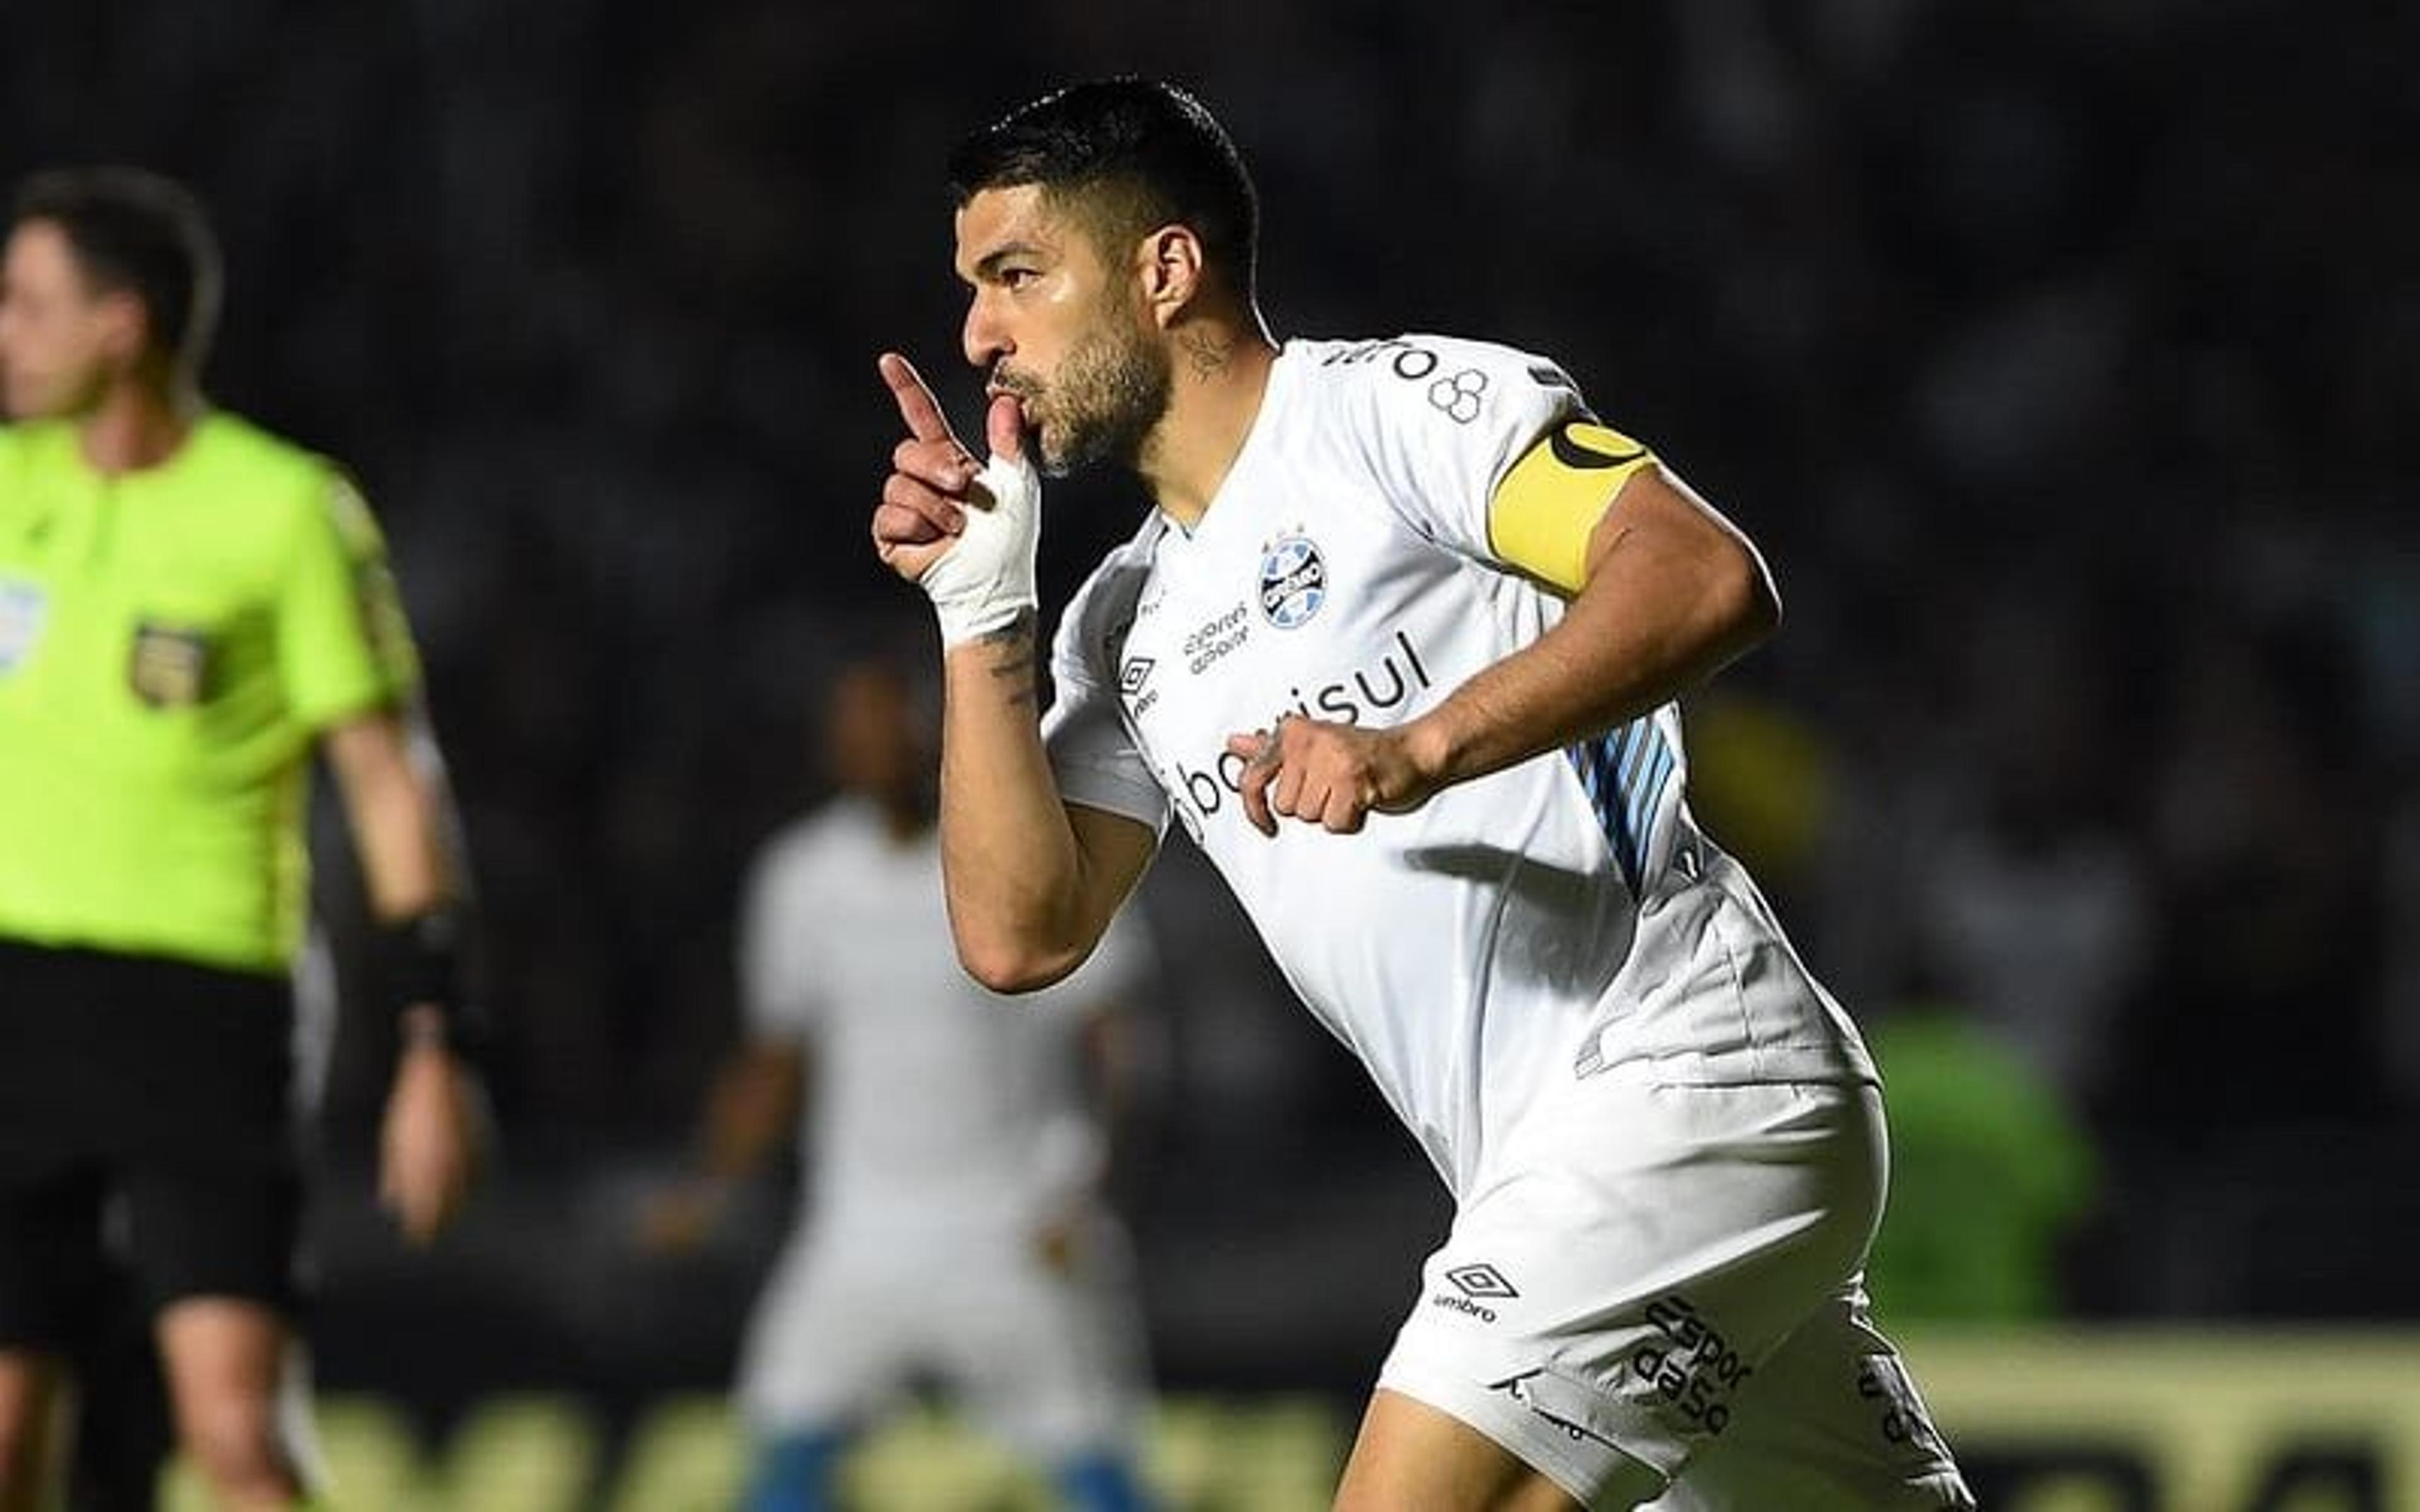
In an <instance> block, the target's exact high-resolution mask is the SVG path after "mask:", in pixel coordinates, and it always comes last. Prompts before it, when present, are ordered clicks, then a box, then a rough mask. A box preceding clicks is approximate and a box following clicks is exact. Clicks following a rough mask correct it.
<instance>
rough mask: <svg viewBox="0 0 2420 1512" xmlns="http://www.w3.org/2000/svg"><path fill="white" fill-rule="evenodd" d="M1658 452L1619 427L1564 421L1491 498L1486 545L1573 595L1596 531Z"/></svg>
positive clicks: (1582, 576)
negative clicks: (1625, 488) (1635, 475)
mask: <svg viewBox="0 0 2420 1512" xmlns="http://www.w3.org/2000/svg"><path fill="white" fill-rule="evenodd" d="M1654 465H1655V454H1653V453H1652V452H1650V451H1649V450H1648V449H1647V448H1646V447H1644V446H1641V445H1639V444H1638V443H1637V441H1634V440H1631V439H1630V438H1629V437H1627V436H1624V435H1623V434H1621V432H1620V431H1618V430H1610V429H1607V428H1606V426H1603V425H1598V424H1590V423H1589V422H1588V421H1585V420H1570V421H1565V422H1563V423H1562V424H1558V425H1557V426H1555V427H1554V428H1553V429H1552V430H1549V431H1548V432H1546V434H1545V435H1544V437H1542V438H1540V439H1539V441H1538V444H1537V445H1535V446H1532V447H1530V448H1529V450H1528V453H1526V454H1525V455H1523V456H1522V458H1521V460H1519V461H1518V462H1515V463H1513V464H1512V471H1509V472H1507V473H1505V474H1504V481H1503V482H1502V483H1499V484H1497V486H1496V497H1495V498H1494V499H1492V500H1490V501H1488V504H1487V544H1488V545H1489V547H1491V548H1493V549H1494V550H1495V552H1496V555H1497V557H1498V558H1500V559H1501V560H1503V561H1505V562H1509V563H1512V565H1513V566H1516V567H1518V568H1520V569H1521V570H1522V571H1524V572H1526V573H1528V574H1529V575H1530V576H1532V577H1534V578H1537V579H1540V580H1541V581H1544V582H1547V583H1551V584H1552V585H1554V586H1555V587H1557V588H1559V589H1561V590H1562V591H1563V592H1565V593H1567V594H1575V593H1578V592H1579V588H1580V583H1581V582H1582V581H1583V580H1584V579H1586V578H1587V576H1588V548H1589V533H1590V532H1592V531H1594V530H1595V529H1596V522H1597V521H1598V519H1600V518H1602V517H1604V515H1605V506H1606V505H1607V504H1609V503H1611V502H1613V496H1614V495H1615V494H1616V493H1619V492H1620V491H1621V486H1622V485H1623V484H1624V483H1626V482H1628V481H1629V479H1630V475H1631V474H1632V473H1634V472H1637V471H1639V470H1640V469H1642V468H1650V467H1653V466H1654Z"/></svg>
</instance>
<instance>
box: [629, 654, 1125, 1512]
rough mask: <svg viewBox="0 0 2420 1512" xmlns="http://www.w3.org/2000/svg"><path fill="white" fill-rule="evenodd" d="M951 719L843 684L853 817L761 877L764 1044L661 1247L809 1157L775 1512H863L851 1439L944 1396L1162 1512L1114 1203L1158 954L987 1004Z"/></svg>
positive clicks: (783, 1388)
mask: <svg viewBox="0 0 2420 1512" xmlns="http://www.w3.org/2000/svg"><path fill="white" fill-rule="evenodd" d="M929 702H930V701H929V695H928V696H927V697H926V698H924V699H922V700H920V699H919V697H918V694H917V692H916V688H915V686H914V683H913V681H912V679H911V678H910V677H909V676H908V675H907V673H905V672H904V671H902V669H901V668H900V667H899V666H898V665H897V664H896V663H895V662H892V661H888V660H884V659H880V658H873V659H866V660H861V661H857V662H854V663H852V664H851V665H849V666H848V667H847V669H846V670H845V671H843V672H842V673H841V674H840V676H839V677H838V679H837V680H836V682H835V683H834V685H833V687H832V689H831V693H830V702H829V707H828V710H827V720H828V722H827V725H826V728H825V737H826V743H827V749H828V759H829V764H830V774H831V777H832V779H833V782H834V784H835V786H836V788H837V789H838V796H836V797H835V798H834V799H833V800H832V801H831V802H830V804H828V805H826V806H825V807H823V808H822V809H820V810H817V811H816V812H814V813H813V814H810V815H809V816H807V817H806V818H804V819H801V820H799V821H798V822H797V823H795V824H793V825H790V826H789V827H787V828H785V829H783V830H782V831H780V832H779V833H777V834H775V835H774V836H773V837H772V838H771V839H770V840H769V841H768V842H767V843H766V845H765V846H764V848H763V850H762V851H761V852H760V854H759V856H758V859H757V862H756V864H755V867H754V870H753V872H752V877H751V880H750V884H749V888H748V896H747V903H746V914H745V918H744V919H743V921H742V932H741V942H740V966H741V972H740V975H741V985H742V992H743V995H744V998H745V1004H744V1007H745V1012H746V1017H747V1032H748V1040H747V1043H746V1045H745V1047H744V1048H743V1049H742V1050H741V1051H740V1052H739V1053H738V1054H737V1056H736V1057H734V1058H733V1059H732V1060H731V1062H730V1063H729V1064H728V1065H727V1066H726V1067H725V1069H724V1070H723V1072H721V1075H720V1076H719V1077H718V1079H717V1081H716V1084H715V1087H714V1088H713V1091H712V1093H711V1095H710V1099H709V1103H708V1105H707V1108H706V1119H705V1129H704V1138H703V1141H702V1143H703V1156H702V1161H701V1165H702V1170H701V1173H700V1175H699V1177H698V1178H697V1179H696V1180H693V1181H692V1182H690V1184H689V1185H687V1186H686V1187H685V1188H683V1189H681V1190H679V1191H676V1192H675V1194H673V1196H672V1197H671V1199H670V1200H668V1201H667V1202H665V1203H664V1204H662V1205H661V1206H660V1207H659V1209H658V1210H657V1211H656V1212H655V1213H653V1214H652V1215H651V1216H652V1227H653V1228H654V1230H655V1237H656V1239H657V1241H658V1242H659V1243H664V1244H668V1245H676V1244H680V1243H685V1242H692V1241H693V1240H694V1239H695V1238H696V1237H697V1236H699V1235H700V1234H701V1233H702V1232H703V1231H704V1229H705V1228H706V1226H707V1225H709V1224H710V1223H711V1222H712V1221H713V1219H714V1216H715V1214H716V1213H717V1211H719V1210H720V1209H721V1205H722V1201H723V1197H724V1195H725V1194H726V1193H727V1192H728V1190H729V1189H730V1187H731V1184H732V1183H733V1182H735V1181H737V1180H739V1179H741V1178H742V1177H745V1176H747V1175H748V1174H750V1173H752V1172H753V1171H756V1170H758V1169H759V1168H761V1167H762V1166H763V1165H765V1164H766V1163H767V1161H768V1159H769V1158H770V1157H771V1156H772V1155H773V1154H774V1153H775V1152H776V1151H777V1150H778V1149H779V1148H780V1146H781V1144H782V1142H783V1140H784V1139H785V1138H786V1137H789V1136H790V1134H791V1132H792V1130H793V1129H794V1128H798V1129H802V1133H801V1135H800V1137H801V1138H802V1141H803V1142H802V1146H801V1149H802V1152H803V1155H804V1168H805V1170H806V1172H807V1176H806V1180H805V1185H806V1196H807V1204H806V1205H805V1206H804V1207H803V1208H802V1210H801V1211H800V1214H799V1222H798V1226H797V1227H796V1229H795V1231H794V1232H793V1233H792V1235H791V1238H790V1241H789V1242H788V1243H787V1245H786V1246H785V1247H784V1249H783V1255H782V1257H781V1258H780V1260H779V1262H778V1263H777V1265H776V1267H775V1269H774V1272H773V1274H772V1277H771V1279H770V1280H769V1282H768V1284H767V1286H766V1288H765V1290H764V1293H763V1295H762V1296H761V1297H760V1298H759V1299H758V1302H757V1305H756V1310H755V1316H754V1318H753V1320H752V1323H751V1326H750V1328H749V1334H748V1344H747V1350H746V1358H745V1360H744V1362H743V1365H742V1368H741V1380H740V1399H741V1405H742V1408H743V1411H744V1412H745V1413H746V1416H747V1419H748V1422H749V1426H750V1428H751V1431H752V1438H753V1441H754V1445H755V1454H756V1462H755V1466H754V1469H753V1473H752V1480H751V1489H750V1492H749V1501H748V1503H747V1506H748V1507H749V1509H750V1512H809V1509H822V1508H827V1507H831V1506H834V1505H836V1504H838V1502H837V1500H836V1498H837V1496H838V1494H839V1491H838V1484H837V1480H836V1472H837V1471H838V1469H839V1466H840V1464H841V1461H842V1459H843V1458H844V1456H845V1452H846V1450H847V1449H848V1447H849V1445H850V1443H851V1442H852V1440H853V1438H854V1436H855V1435H856V1434H857V1433H858V1432H859V1431H861V1429H863V1428H864V1427H868V1426H869V1425H870V1423H871V1422H872V1420H873V1419H874V1418H875V1417H876V1415H877V1414H878V1413H879V1412H881V1411H883V1410H884V1409H885V1407H886V1406H887V1405H888V1404H889V1401H890V1400H891V1399H892V1397H894V1396H896V1395H897V1394H898V1393H899V1392H900V1391H902V1390H903V1388H905V1387H906V1386H907V1384H908V1383H909V1382H910V1380H911V1378H914V1377H918V1376H923V1375H931V1376H935V1377H938V1378H939V1381H941V1382H942V1383H943V1384H944V1385H945V1386H947V1387H948V1388H949V1389H950V1391H951V1394H952V1396H953V1398H954V1400H955V1401H956V1402H957V1403H958V1404H959V1405H960V1406H962V1407H964V1408H965V1409H967V1410H969V1411H970V1412H971V1414H972V1415H973V1416H974V1417H975V1418H976V1419H977V1420H978V1421H979V1422H981V1423H982V1424H984V1425H985V1426H987V1427H990V1428H992V1429H993V1430H995V1431H996V1432H997V1433H999V1434H1000V1435H1001V1437H1002V1438H1003V1439H1005V1440H1006V1441H1007V1442H1008V1443H1011V1444H1012V1445H1013V1446H1015V1447H1016V1448H1017V1449H1019V1450H1021V1451H1022V1452H1024V1453H1025V1454H1026V1455H1028V1456H1030V1457H1031V1458H1032V1459H1033V1460H1034V1461H1035V1462H1036V1463H1037V1464H1038V1465H1039V1466H1041V1467H1043V1468H1044V1469H1045V1470H1047V1473H1049V1475H1050V1477H1051V1478H1052V1479H1053V1480H1054V1481H1055V1482H1056V1484H1057V1485H1058V1487H1059V1488H1060V1489H1061V1491H1062V1493H1063V1497H1064V1499H1065V1501H1066V1503H1067V1504H1068V1505H1069V1506H1071V1507H1076V1508H1081V1509H1084V1512H1123V1509H1129V1508H1136V1507H1140V1506H1141V1505H1143V1504H1144V1501H1143V1498H1142V1495H1141V1493H1140V1489H1139V1483H1138V1481H1137V1477H1136V1474H1135V1471H1134V1468H1133V1463H1132V1443H1133V1438H1134V1434H1135V1431H1136V1429H1137V1427H1138V1426H1139V1415H1140V1410H1141V1408H1142V1406H1143V1405H1144V1399H1145V1391H1146V1387H1147V1381H1146V1375H1145V1362H1144V1352H1145V1351H1144V1346H1143V1337H1142V1332H1141V1317H1140V1309H1139V1306H1138V1304H1137V1300H1136V1296H1135V1292H1134V1277H1133V1262H1132V1259H1131V1255H1130V1251H1129V1248H1128V1245H1127V1242H1126V1239H1125V1234H1124V1232H1123V1229H1122V1228H1121V1227H1120V1225H1119V1224H1118V1222H1117V1220H1116V1218H1115V1217H1114V1216H1113V1214H1112V1212H1111V1211H1110V1209H1109V1205H1108V1203H1107V1201H1106V1200H1105V1198H1104V1195H1103V1190H1102V1189H1103V1187H1104V1184H1105V1183H1106V1181H1107V1180H1108V1178H1109V1156H1110V1149H1109V1133H1110V1131H1111V1130H1112V1129H1113V1128H1114V1127H1115V1125H1116V1124H1117V1122H1118V1117H1117V1115H1118V1111H1119V1104H1120V1103H1122V1102H1123V1101H1124V1099H1125V1094H1126V1088H1127V1086H1128V1082H1129V1075H1128V1071H1127V1057H1128V1054H1129V1049H1128V1046H1129V1039H1130V1031H1129V1030H1128V1028H1127V1026H1126V1024H1125V1007H1126V1005H1127V1004H1128V1002H1129V1001H1130V1000H1131V999H1133V998H1134V997H1135V996H1136V995H1138V994H1139V993H1140V991H1141V989H1142V988H1143V987H1144V986H1145V984H1146V982H1147V980H1148V978H1149V975H1150V971H1151V952H1150V949H1149V945H1148V940H1147V937H1146V936H1145V935H1144V934H1143V933H1142V931H1141V929H1140V925H1139V924H1128V925H1125V926H1122V927H1121V928H1120V929H1119V930H1118V931H1116V932H1114V933H1111V934H1109V936H1108V937H1107V938H1106V939H1105V940H1104V942H1103V949H1101V950H1100V951H1099V952H1097V953H1096V954H1095V956H1094V961H1093V963H1092V964H1091V965H1090V966H1089V967H1088V968H1087V969H1086V970H1085V971H1084V972H1083V973H1082V974H1081V975H1080V976H1078V977H1077V978H1075V979H1073V980H1070V981H1069V982H1067V983H1066V984H1064V985H1063V987H1061V988H1060V989H1059V990H1058V991H1057V992H1055V993H1053V994H1051V995H1047V997H1046V998H1044V999H1043V1000H1042V1001H1040V1002H1005V1001H1002V1000H1001V999H1000V998H998V997H995V996H993V995H990V994H989V993H986V992H985V991H984V990H983V989H982V988H980V987H978V986H976V985H975V984H974V983H973V982H972V981H970V980H968V978H967V976H966V973H965V972H964V971H963V970H961V969H960V967H959V965H958V963H957V960H956V958H955V956H954V954H953V952H952V950H951V949H950V934H949V920H948V918H947V917H946V915H945V913H944V911H943V898H942V892H941V855H940V847H939V837H938V836H937V835H936V833H935V830H934V825H933V820H934V814H933V793H932V774H933V764H934V755H935V752H934V742H933V715H932V713H931V712H930V709H929ZM802 1100H803V1102H804V1103H805V1104H806V1108H807V1113H808V1117H807V1118H806V1119H805V1121H804V1123H803V1125H800V1124H799V1107H800V1103H801V1101H802Z"/></svg>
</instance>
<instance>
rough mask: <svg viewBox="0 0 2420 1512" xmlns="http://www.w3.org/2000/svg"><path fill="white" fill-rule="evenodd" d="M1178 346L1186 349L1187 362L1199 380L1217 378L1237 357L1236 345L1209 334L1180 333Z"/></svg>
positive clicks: (1198, 332)
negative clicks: (1235, 356)
mask: <svg viewBox="0 0 2420 1512" xmlns="http://www.w3.org/2000/svg"><path fill="white" fill-rule="evenodd" d="M1176 344H1177V345H1178V346H1180V347H1184V348H1185V360H1186V363H1187V365H1189V366H1190V367H1191V368H1192V369H1193V376H1194V377H1195V378H1213V377H1216V376H1217V375H1218V373H1220V372H1221V371H1223V370H1224V369H1225V368H1226V366H1227V364H1228V363H1229V362H1231V361H1233V358H1234V355H1235V343H1234V341H1233V339H1232V338H1230V339H1228V340H1225V341H1221V340H1219V339H1218V337H1217V336H1215V335H1212V334H1210V333H1209V332H1202V331H1187V332H1182V333H1180V334H1179V335H1178V336H1177V338H1176Z"/></svg>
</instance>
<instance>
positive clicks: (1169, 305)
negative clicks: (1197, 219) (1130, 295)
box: [1135, 225, 1202, 326]
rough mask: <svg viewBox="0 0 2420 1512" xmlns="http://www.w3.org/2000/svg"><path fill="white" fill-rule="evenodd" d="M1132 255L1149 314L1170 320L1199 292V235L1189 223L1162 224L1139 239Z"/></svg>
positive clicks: (1166, 322) (1164, 321) (1162, 321)
mask: <svg viewBox="0 0 2420 1512" xmlns="http://www.w3.org/2000/svg"><path fill="white" fill-rule="evenodd" d="M1135 256H1136V260H1137V262H1138V263H1139V264H1140V267H1139V269H1138V271H1139V272H1140V274H1141V275H1142V296H1143V302H1144V303H1145V304H1146V305H1148V306H1149V307H1150V309H1151V313H1152V318H1153V319H1155V320H1156V321H1157V322H1158V323H1159V324H1160V325H1162V326H1168V325H1171V324H1173V323H1174V322H1175V319H1176V317H1177V316H1178V315H1180V314H1181V313H1183V311H1184V310H1185V307H1186V306H1187V305H1188V304H1190V303H1192V302H1193V300H1194V297H1195V296H1197V295H1198V294H1200V293H1201V292H1202V239H1201V238H1200V237H1198V236H1196V235H1194V234H1193V230H1192V228H1191V227H1189V226H1183V225H1163V226H1161V227H1160V228H1159V229H1158V230H1156V231H1154V232H1152V233H1151V234H1150V235H1149V236H1146V237H1144V238H1143V239H1142V244H1141V246H1140V247H1139V248H1137V249H1136V253H1135Z"/></svg>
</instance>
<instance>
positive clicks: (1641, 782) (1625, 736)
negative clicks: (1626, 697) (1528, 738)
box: [1563, 714, 1680, 896]
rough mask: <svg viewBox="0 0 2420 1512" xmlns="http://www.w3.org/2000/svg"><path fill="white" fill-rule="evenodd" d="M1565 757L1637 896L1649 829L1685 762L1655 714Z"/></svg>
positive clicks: (1569, 748) (1584, 743)
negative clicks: (1676, 774) (1660, 726)
mask: <svg viewBox="0 0 2420 1512" xmlns="http://www.w3.org/2000/svg"><path fill="white" fill-rule="evenodd" d="M1563 755H1564V756H1565V757H1566V758H1567V759H1568V760H1569V761H1570V762H1571V764H1572V770H1573V771H1574V772H1575V773H1576V774H1578V777H1579V779H1580V791H1581V792H1583V793H1585V794H1587V795H1588V800H1589V807H1590V808H1592V809H1594V810H1596V818H1597V823H1598V824H1599V825H1602V826H1603V827H1604V829H1605V838H1606V841H1608V842H1609V843H1610V844H1611V845H1612V846H1613V859H1614V862H1615V864H1616V865H1618V866H1620V867H1621V877H1622V880H1623V881H1625V882H1627V883H1629V884H1630V890H1631V892H1632V894H1633V895H1634V896H1635V895H1636V894H1637V892H1638V891H1639V890H1640V885H1641V873H1642V872H1643V871H1644V869H1645V867H1646V864H1647V836H1648V830H1649V828H1650V827H1651V826H1652V825H1653V824H1654V823H1655V815H1656V812H1657V810H1659V809H1660V808H1661V806H1662V804H1663V801H1664V789H1665V787H1666V786H1667V785H1668V783H1669V782H1670V781H1671V779H1672V773H1673V770H1674V768H1675V767H1677V766H1678V765H1679V764H1680V763H1679V759H1678V756H1677V755H1676V753H1675V752H1674V751H1673V749H1672V745H1671V742H1669V741H1668V740H1666V739H1665V738H1664V733H1663V732H1662V731H1660V730H1658V729H1656V728H1655V717H1654V716H1653V715H1652V714H1650V715H1641V716H1640V717H1637V718H1636V719H1633V720H1631V721H1630V722H1629V723H1628V724H1625V725H1621V726H1619V727H1617V728H1615V729H1612V730H1608V731H1606V733H1604V734H1602V735H1599V736H1597V737H1596V738H1595V739H1593V740H1583V741H1580V742H1578V743H1576V744H1575V745H1572V746H1567V747H1565V748H1564V749H1563Z"/></svg>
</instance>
